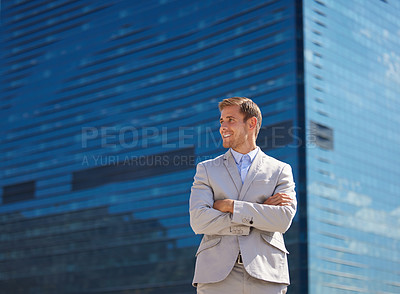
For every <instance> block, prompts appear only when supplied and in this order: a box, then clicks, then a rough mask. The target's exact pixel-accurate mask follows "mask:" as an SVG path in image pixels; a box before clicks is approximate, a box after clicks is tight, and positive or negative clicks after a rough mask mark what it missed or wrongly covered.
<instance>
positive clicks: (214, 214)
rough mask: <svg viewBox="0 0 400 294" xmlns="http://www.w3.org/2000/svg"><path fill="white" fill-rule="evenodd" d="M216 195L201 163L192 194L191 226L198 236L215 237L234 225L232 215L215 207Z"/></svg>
mask: <svg viewBox="0 0 400 294" xmlns="http://www.w3.org/2000/svg"><path fill="white" fill-rule="evenodd" d="M213 204H214V193H213V190H212V188H211V186H210V184H209V181H208V176H207V170H206V167H205V166H204V165H203V164H202V163H199V164H198V165H197V169H196V175H195V177H194V182H193V186H192V190H191V193H190V201H189V213H190V225H191V227H192V229H193V231H194V232H195V233H196V234H206V235H214V234H220V233H221V231H223V230H224V229H226V228H228V227H230V226H231V225H232V220H231V216H230V213H224V212H221V211H219V210H216V209H214V208H212V207H213Z"/></svg>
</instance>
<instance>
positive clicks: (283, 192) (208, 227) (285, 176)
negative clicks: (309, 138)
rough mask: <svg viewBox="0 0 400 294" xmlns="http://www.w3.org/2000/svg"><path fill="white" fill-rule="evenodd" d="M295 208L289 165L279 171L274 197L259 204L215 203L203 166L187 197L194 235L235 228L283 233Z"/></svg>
mask: <svg viewBox="0 0 400 294" xmlns="http://www.w3.org/2000/svg"><path fill="white" fill-rule="evenodd" d="M296 205H297V203H296V198H295V192H294V182H293V176H292V171H291V168H290V166H289V165H285V166H284V167H283V168H282V170H281V172H280V175H279V178H278V181H277V184H276V188H275V194H274V195H273V196H271V197H269V198H267V200H266V201H265V202H264V203H262V204H259V203H252V202H246V201H240V200H232V199H223V200H217V201H214V192H213V190H212V187H211V186H210V184H209V180H208V176H207V171H206V167H205V166H204V165H203V164H202V163H200V164H198V165H197V171H196V175H195V180H194V183H193V186H192V191H191V195H190V209H189V211H190V224H191V226H192V229H193V231H194V232H195V233H196V234H207V235H214V234H216V235H223V234H224V232H226V230H227V228H230V227H232V226H238V225H244V226H251V227H255V228H257V229H259V230H262V231H268V232H281V233H284V232H286V231H287V229H288V228H289V227H290V225H291V222H292V219H293V217H294V215H295V213H296ZM248 220H251V221H248Z"/></svg>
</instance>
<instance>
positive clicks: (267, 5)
mask: <svg viewBox="0 0 400 294" xmlns="http://www.w3.org/2000/svg"><path fill="white" fill-rule="evenodd" d="M398 15H400V2H398V1H395V0H392V1H391V0H387V1H381V0H368V1H362V0H351V1H347V0H303V1H296V0H270V1H268V0H264V1H244V0H230V1H227V0H204V1H185V0H159V1H158V0H157V1H155V0H148V1H138V0H134V1H128V0H119V1H118V0H115V1H95V0H87V1H73V0H54V1H45V0H34V1H32V0H30V1H28V0H6V1H2V2H1V38H2V39H1V53H2V77H3V78H2V80H1V102H0V115H1V128H0V134H1V136H0V144H1V145H0V156H1V160H0V165H1V171H0V172H1V176H0V186H1V189H0V292H1V293H7V294H8V293H24V294H25V293H41V294H42V293H113V294H122V293H195V290H194V288H193V287H192V286H191V279H192V275H193V269H194V261H195V257H194V254H195V252H196V249H197V246H198V244H199V241H200V238H201V236H195V235H194V233H193V232H192V230H191V229H190V226H189V216H188V199H189V193H190V187H191V184H192V181H193V175H194V172H195V164H196V163H197V162H198V161H201V160H204V159H208V158H211V157H215V156H217V155H219V154H221V153H223V152H224V149H223V148H222V144H221V140H220V136H219V133H218V129H219V122H218V120H219V112H218V108H217V103H218V101H220V100H222V99H223V98H226V97H230V96H246V97H250V98H253V99H254V101H255V102H256V103H257V104H258V105H259V106H260V108H261V111H262V113H263V128H262V130H261V131H260V135H259V138H258V141H257V143H258V145H259V146H260V147H261V148H262V149H263V150H264V152H266V153H267V154H269V155H271V156H273V157H276V158H278V159H280V160H283V161H285V162H287V163H289V164H291V166H292V168H293V172H294V177H295V181H296V184H297V188H296V189H297V197H298V202H299V206H298V212H297V215H296V217H295V219H294V222H293V225H292V227H291V229H290V230H289V231H288V232H287V233H286V234H285V239H286V243H287V245H288V246H287V247H288V250H289V251H290V255H289V266H290V270H291V273H290V274H291V280H292V285H291V286H290V287H289V290H288V293H312V294H320V293H323V294H331V293H332V294H336V293H399V292H400V254H399V252H400V234H399V229H398V225H400V221H399V219H400V192H399V191H400V181H399V179H400V169H399V168H398V166H399V165H400V149H399V148H398V146H399V145H400V135H399V132H398V128H399V126H400V99H399V97H400V53H399V50H398V48H400V19H399V18H398Z"/></svg>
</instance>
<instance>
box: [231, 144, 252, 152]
mask: <svg viewBox="0 0 400 294" xmlns="http://www.w3.org/2000/svg"><path fill="white" fill-rule="evenodd" d="M256 148H257V145H256V142H251V143H250V142H248V143H247V144H243V145H240V146H237V147H235V148H232V149H233V150H235V151H236V152H239V153H242V154H247V153H249V152H250V151H253V150H254V149H256Z"/></svg>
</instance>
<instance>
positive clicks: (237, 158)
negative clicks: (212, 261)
mask: <svg viewBox="0 0 400 294" xmlns="http://www.w3.org/2000/svg"><path fill="white" fill-rule="evenodd" d="M259 149H260V147H258V146H257V148H256V149H254V150H252V151H250V152H249V153H247V154H248V155H249V156H250V160H251V162H253V160H254V157H256V155H257V153H258V150H259ZM230 150H231V154H232V156H233V158H234V159H235V162H236V164H239V162H240V161H241V160H242V157H243V155H244V154H242V153H239V152H237V151H235V150H233V149H232V148H230Z"/></svg>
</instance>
